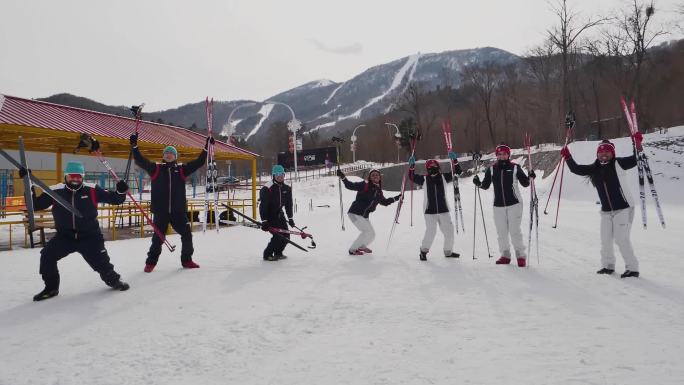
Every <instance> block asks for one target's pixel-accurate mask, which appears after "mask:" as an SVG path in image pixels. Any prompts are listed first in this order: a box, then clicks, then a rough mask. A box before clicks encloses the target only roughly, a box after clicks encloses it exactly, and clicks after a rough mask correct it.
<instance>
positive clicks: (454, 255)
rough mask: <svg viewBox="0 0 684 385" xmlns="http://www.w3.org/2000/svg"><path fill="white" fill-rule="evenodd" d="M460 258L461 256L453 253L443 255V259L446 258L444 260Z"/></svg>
mask: <svg viewBox="0 0 684 385" xmlns="http://www.w3.org/2000/svg"><path fill="white" fill-rule="evenodd" d="M460 256H461V254H459V253H454V252H452V253H451V254H446V255H444V257H446V258H458V257H460Z"/></svg>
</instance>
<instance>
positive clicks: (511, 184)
mask: <svg viewBox="0 0 684 385" xmlns="http://www.w3.org/2000/svg"><path fill="white" fill-rule="evenodd" d="M495 153H496V159H497V161H496V163H494V165H492V166H490V167H488V168H487V170H486V171H485V175H484V179H483V180H482V181H480V177H479V176H478V175H475V177H474V178H473V183H474V184H475V185H476V186H478V187H480V188H482V189H484V190H487V189H488V188H489V186H493V187H494V224H495V225H496V233H497V238H498V241H499V250H500V251H501V257H500V258H499V259H498V260H497V261H496V264H497V265H507V264H509V263H511V248H510V243H509V241H508V239H509V236H510V240H511V241H512V242H513V248H514V249H515V255H516V258H517V261H518V266H520V267H524V266H526V264H527V257H526V252H525V243H523V237H522V229H521V228H520V226H521V223H522V212H523V207H522V198H521V197H520V191H519V190H518V184H517V183H516V179H517V181H518V183H520V184H521V185H522V186H523V187H527V186H529V185H530V178H534V177H535V176H536V175H535V174H534V171H530V174H529V176H528V175H526V174H525V171H523V169H522V167H520V165H518V164H516V163H513V162H511V160H510V157H511V148H510V147H508V146H507V145H505V144H501V145H499V146H497V147H496V150H495Z"/></svg>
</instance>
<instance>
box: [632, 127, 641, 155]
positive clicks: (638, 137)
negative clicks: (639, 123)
mask: <svg viewBox="0 0 684 385" xmlns="http://www.w3.org/2000/svg"><path fill="white" fill-rule="evenodd" d="M632 140H634V144H635V145H636V148H637V150H641V142H642V141H643V140H644V136H643V135H642V134H641V132H639V131H637V132H635V133H633V134H632Z"/></svg>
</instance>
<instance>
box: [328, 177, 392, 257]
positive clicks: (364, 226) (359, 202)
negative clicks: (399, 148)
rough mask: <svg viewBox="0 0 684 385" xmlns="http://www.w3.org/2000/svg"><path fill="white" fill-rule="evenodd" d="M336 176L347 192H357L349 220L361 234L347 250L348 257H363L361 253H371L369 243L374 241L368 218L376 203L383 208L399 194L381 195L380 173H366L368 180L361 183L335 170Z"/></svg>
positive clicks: (371, 226) (373, 232)
mask: <svg viewBox="0 0 684 385" xmlns="http://www.w3.org/2000/svg"><path fill="white" fill-rule="evenodd" d="M337 176H338V177H340V178H341V179H342V182H343V183H344V187H346V188H347V189H349V190H354V191H357V193H356V199H355V200H354V203H352V205H351V207H349V212H348V213H347V215H349V219H350V220H351V222H352V223H353V224H354V226H356V228H357V229H359V231H360V232H361V234H359V236H358V237H357V238H356V240H355V241H354V243H352V245H351V247H350V248H349V255H363V253H372V252H373V251H372V250H371V249H369V248H368V245H370V243H371V242H373V240H374V239H375V230H374V229H373V225H371V223H370V220H368V216H369V215H370V213H372V212H373V211H375V208H376V207H377V206H378V203H379V204H381V205H383V206H389V205H391V204H392V203H394V202H396V201H398V200H399V199H400V198H401V194H399V195H397V196H395V197H392V198H385V196H384V195H382V176H381V175H380V171H378V170H376V169H373V170H371V171H370V173H368V180H367V181H363V182H350V181H349V180H348V179H347V178H346V176H345V175H344V173H343V172H342V171H340V170H339V169H338V170H337Z"/></svg>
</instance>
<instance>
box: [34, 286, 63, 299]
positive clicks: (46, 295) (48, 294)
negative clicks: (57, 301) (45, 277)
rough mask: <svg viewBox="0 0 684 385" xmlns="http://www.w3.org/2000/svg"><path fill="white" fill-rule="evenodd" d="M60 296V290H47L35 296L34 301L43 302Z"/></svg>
mask: <svg viewBox="0 0 684 385" xmlns="http://www.w3.org/2000/svg"><path fill="white" fill-rule="evenodd" d="M57 294H59V289H50V288H47V287H46V288H45V289H43V291H41V292H40V293H38V294H36V295H34V296H33V300H34V301H42V300H44V299H48V298H52V297H56V296H57Z"/></svg>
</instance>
